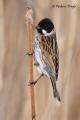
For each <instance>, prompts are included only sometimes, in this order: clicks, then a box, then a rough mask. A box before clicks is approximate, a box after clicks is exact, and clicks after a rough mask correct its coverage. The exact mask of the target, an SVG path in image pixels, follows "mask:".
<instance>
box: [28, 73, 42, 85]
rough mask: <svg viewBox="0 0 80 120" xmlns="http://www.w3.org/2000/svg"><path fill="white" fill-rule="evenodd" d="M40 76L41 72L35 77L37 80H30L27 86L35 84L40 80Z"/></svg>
mask: <svg viewBox="0 0 80 120" xmlns="http://www.w3.org/2000/svg"><path fill="white" fill-rule="evenodd" d="M41 77H43V74H41V75H40V76H39V77H38V78H37V80H35V81H32V82H30V83H29V84H28V86H31V85H35V84H36V83H37V82H38V81H39V80H40V78H41Z"/></svg>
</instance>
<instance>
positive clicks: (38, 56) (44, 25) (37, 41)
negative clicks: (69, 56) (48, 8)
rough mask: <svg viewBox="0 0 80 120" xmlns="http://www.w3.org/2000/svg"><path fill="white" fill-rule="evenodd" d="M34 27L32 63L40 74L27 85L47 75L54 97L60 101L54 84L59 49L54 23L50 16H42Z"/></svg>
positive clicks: (57, 70) (57, 69)
mask: <svg viewBox="0 0 80 120" xmlns="http://www.w3.org/2000/svg"><path fill="white" fill-rule="evenodd" d="M35 28H36V30H37V33H36V35H35V38H34V40H33V53H32V54H33V58H34V61H35V63H34V65H35V66H36V67H37V70H38V71H39V73H40V76H39V78H38V79H37V80H35V81H32V82H30V84H29V85H32V84H36V83H37V81H38V80H39V79H40V78H41V77H42V76H47V77H48V79H49V80H50V81H51V84H52V88H53V96H54V98H57V100H58V101H61V99H60V95H59V92H58V90H57V86H56V82H57V80H58V73H59V49H58V44H57V37H56V30H55V27H54V24H53V22H52V20H51V19H50V18H43V19H41V20H40V21H39V23H38V25H37V26H36V27H35Z"/></svg>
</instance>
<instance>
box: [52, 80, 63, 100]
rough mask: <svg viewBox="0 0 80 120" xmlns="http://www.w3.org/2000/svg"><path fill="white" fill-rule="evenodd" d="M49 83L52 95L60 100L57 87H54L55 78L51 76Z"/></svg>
mask: <svg viewBox="0 0 80 120" xmlns="http://www.w3.org/2000/svg"><path fill="white" fill-rule="evenodd" d="M51 83H52V87H53V94H54V97H55V98H57V100H58V101H61V99H60V95H59V92H58V90H57V87H56V80H54V79H53V78H51Z"/></svg>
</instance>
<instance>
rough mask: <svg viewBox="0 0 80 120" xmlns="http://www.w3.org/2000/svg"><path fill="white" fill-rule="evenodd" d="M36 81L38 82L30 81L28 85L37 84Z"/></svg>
mask: <svg viewBox="0 0 80 120" xmlns="http://www.w3.org/2000/svg"><path fill="white" fill-rule="evenodd" d="M36 83H37V81H32V82H29V84H28V86H31V85H35V84H36Z"/></svg>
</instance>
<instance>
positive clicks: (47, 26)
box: [36, 18, 54, 35]
mask: <svg viewBox="0 0 80 120" xmlns="http://www.w3.org/2000/svg"><path fill="white" fill-rule="evenodd" d="M36 29H37V31H38V33H40V34H42V35H45V34H47V33H50V32H51V31H52V30H53V29H54V25H53V23H52V21H51V20H50V19H49V18H45V19H42V20H41V21H40V22H39V23H38V26H37V27H36Z"/></svg>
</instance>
